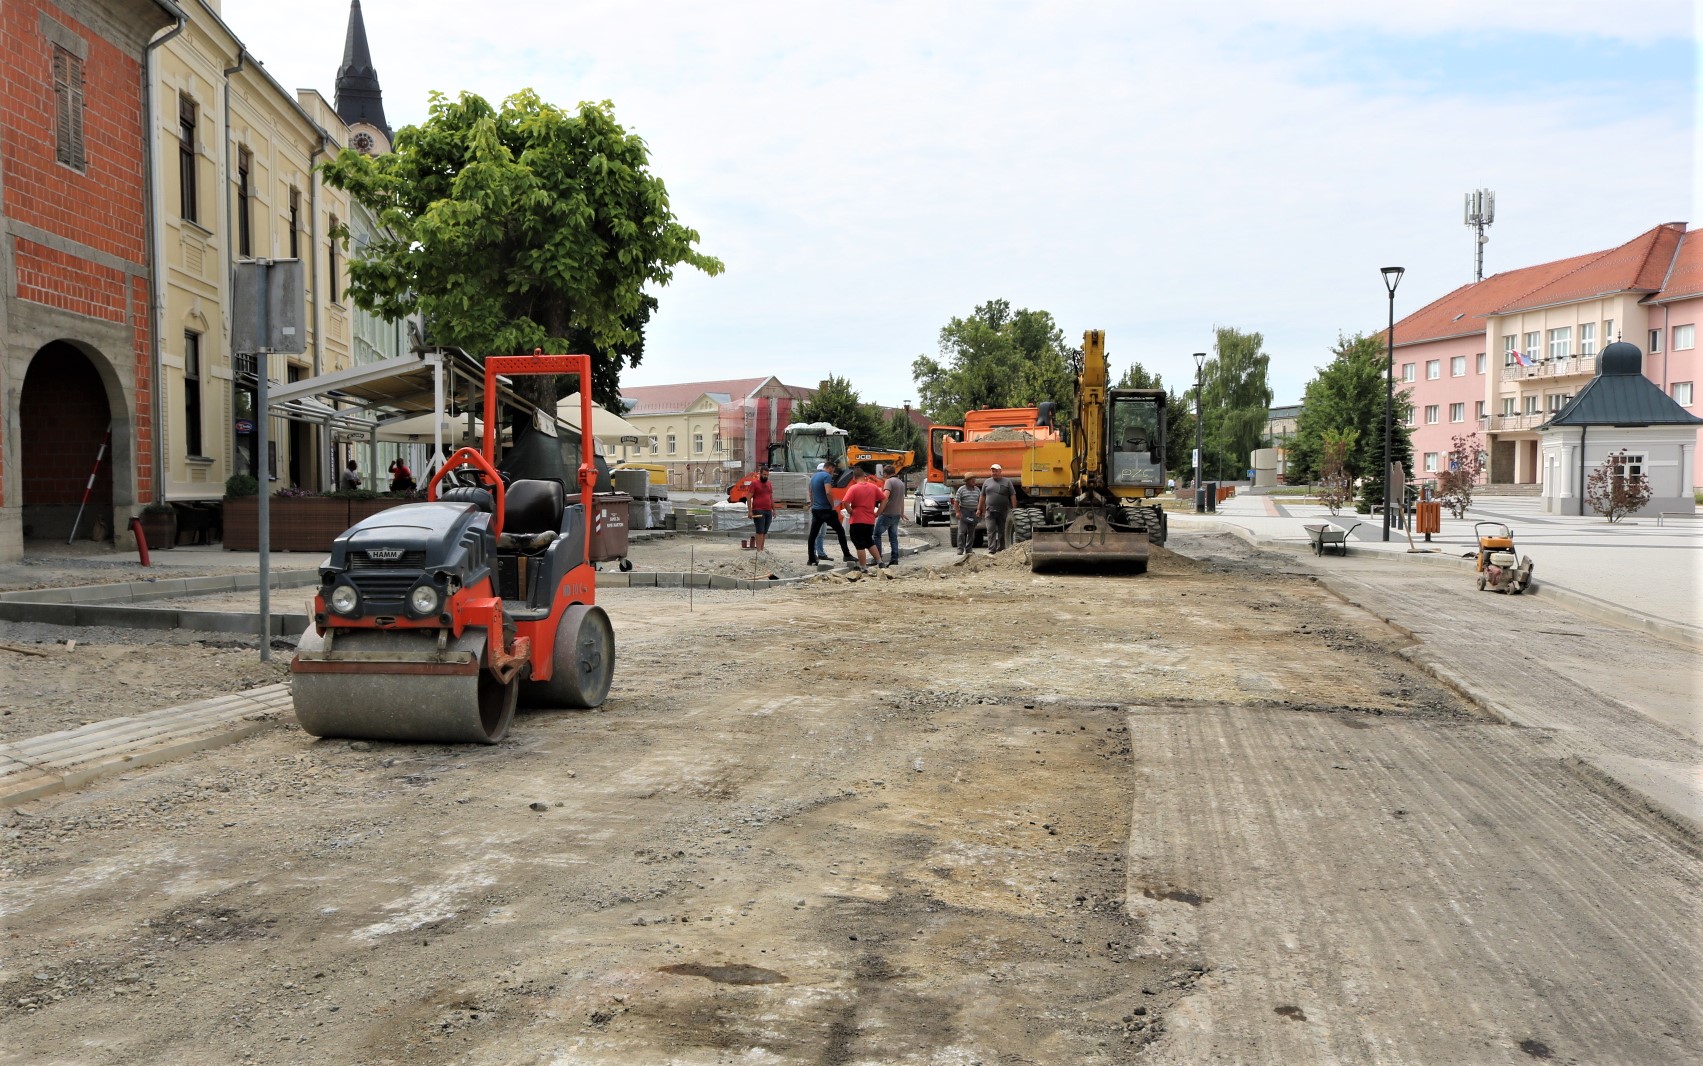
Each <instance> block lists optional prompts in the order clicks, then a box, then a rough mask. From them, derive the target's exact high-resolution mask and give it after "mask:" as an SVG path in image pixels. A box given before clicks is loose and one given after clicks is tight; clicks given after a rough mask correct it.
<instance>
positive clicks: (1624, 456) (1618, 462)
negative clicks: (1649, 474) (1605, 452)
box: [1609, 452, 1644, 478]
mask: <svg viewBox="0 0 1703 1066" xmlns="http://www.w3.org/2000/svg"><path fill="white" fill-rule="evenodd" d="M1609 459H1610V460H1611V461H1612V462H1613V463H1614V466H1613V468H1612V469H1611V470H1610V471H1609V476H1611V477H1617V478H1620V477H1643V476H1644V456H1643V455H1642V454H1641V453H1640V454H1638V455H1633V454H1631V453H1630V452H1622V453H1619V454H1616V455H1611V456H1609Z"/></svg>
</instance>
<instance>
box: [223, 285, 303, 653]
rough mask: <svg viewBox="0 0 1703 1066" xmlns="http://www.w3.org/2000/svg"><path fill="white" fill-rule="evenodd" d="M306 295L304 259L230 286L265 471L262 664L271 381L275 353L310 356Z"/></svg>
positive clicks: (266, 627) (260, 540) (263, 627)
mask: <svg viewBox="0 0 1703 1066" xmlns="http://www.w3.org/2000/svg"><path fill="white" fill-rule="evenodd" d="M306 299H307V291H306V288H305V287H304V285H303V284H302V261H301V260H300V259H245V260H242V261H241V262H239V263H237V265H236V272H235V277H234V278H233V279H232V283H231V348H232V349H233V350H235V351H237V352H241V353H244V354H247V355H252V356H253V357H254V377H255V381H256V386H255V404H254V406H255V423H256V425H255V463H256V465H257V466H261V465H264V469H262V470H261V473H260V477H259V479H258V480H259V481H260V498H259V499H258V500H257V501H255V502H256V508H255V512H256V518H257V520H258V522H259V524H260V528H259V529H258V530H257V531H256V536H257V547H258V548H259V549H260V661H261V662H269V661H271V659H272V582H271V565H270V561H271V553H272V526H271V508H270V507H269V506H268V499H269V497H270V496H271V491H270V490H271V486H270V484H269V482H270V481H271V473H272V471H271V465H270V454H269V452H270V448H269V444H270V440H269V438H270V436H271V423H272V417H271V416H272V410H271V397H270V396H269V395H268V392H267V386H268V379H269V378H270V377H271V376H272V353H274V352H282V353H284V354H286V355H300V354H301V353H303V352H305V351H307V343H306V337H305V335H304V332H303V330H302V305H303V303H304V302H305V300H306Z"/></svg>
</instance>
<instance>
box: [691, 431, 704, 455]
mask: <svg viewBox="0 0 1703 1066" xmlns="http://www.w3.org/2000/svg"><path fill="white" fill-rule="evenodd" d="M692 454H693V455H702V454H704V435H703V434H702V433H694V434H692Z"/></svg>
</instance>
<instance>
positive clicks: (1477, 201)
mask: <svg viewBox="0 0 1703 1066" xmlns="http://www.w3.org/2000/svg"><path fill="white" fill-rule="evenodd" d="M1463 214H1464V217H1463V218H1462V220H1461V221H1463V222H1465V223H1466V224H1467V225H1468V226H1471V227H1472V231H1473V236H1474V240H1473V263H1472V280H1473V281H1475V282H1476V281H1483V280H1484V246H1485V245H1486V244H1488V243H1490V238H1489V237H1487V236H1485V234H1484V228H1485V227H1486V226H1488V225H1490V224H1491V223H1492V222H1495V221H1496V193H1495V192H1493V191H1492V190H1490V189H1475V190H1473V191H1472V192H1469V193H1467V194H1466V210H1465V212H1464V213H1463Z"/></svg>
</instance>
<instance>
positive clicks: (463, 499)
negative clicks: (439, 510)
mask: <svg viewBox="0 0 1703 1066" xmlns="http://www.w3.org/2000/svg"><path fill="white" fill-rule="evenodd" d="M438 499H439V500H440V501H442V502H444V503H470V504H472V505H473V506H475V507H477V508H479V510H481V511H484V512H485V513H486V514H493V513H495V511H496V509H497V505H496V502H495V498H494V497H492V495H491V490H490V489H482V488H480V487H479V486H477V485H451V486H449V487H448V488H442V487H440V488H439V489H438Z"/></svg>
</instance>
